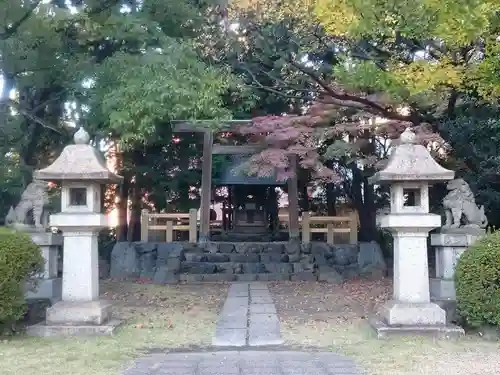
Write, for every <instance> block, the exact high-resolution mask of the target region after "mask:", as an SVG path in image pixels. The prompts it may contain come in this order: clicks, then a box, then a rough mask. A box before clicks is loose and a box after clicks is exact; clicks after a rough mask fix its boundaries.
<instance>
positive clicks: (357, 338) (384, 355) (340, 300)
mask: <svg viewBox="0 0 500 375" xmlns="http://www.w3.org/2000/svg"><path fill="white" fill-rule="evenodd" d="M391 284H392V283H391V280H389V279H386V280H382V281H352V282H348V283H345V284H342V285H329V284H323V283H315V282H304V283H298V282H297V283H294V282H286V283H283V282H281V283H272V284H270V288H269V289H270V290H271V293H272V295H273V297H274V300H275V303H276V308H277V310H278V314H279V316H280V320H281V333H282V335H283V337H284V339H285V340H286V343H287V344H288V345H291V346H294V347H315V348H321V349H328V350H332V351H335V352H339V353H343V354H345V355H347V356H350V357H352V358H354V359H355V360H356V361H357V362H358V363H359V365H360V367H361V368H362V369H364V370H365V371H366V373H367V374H369V375H417V374H419V375H431V374H432V375H494V374H495V375H498V374H500V352H499V349H500V347H499V344H497V343H494V342H487V341H484V340H482V339H479V338H477V337H465V338H462V339H459V340H456V341H455V340H454V341H446V340H433V339H430V338H418V337H417V338H391V339H388V340H377V339H376V338H375V337H374V334H373V332H372V331H371V329H370V327H369V325H368V319H367V318H368V316H369V315H370V314H373V313H375V312H376V311H377V309H378V307H379V306H380V305H381V304H383V303H384V302H385V301H386V300H387V299H388V298H389V297H390V295H391V293H392V286H391Z"/></svg>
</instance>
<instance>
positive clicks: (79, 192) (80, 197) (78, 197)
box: [69, 187, 87, 207]
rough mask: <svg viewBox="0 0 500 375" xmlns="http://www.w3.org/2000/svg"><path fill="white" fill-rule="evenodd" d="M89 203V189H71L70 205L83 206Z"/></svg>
mask: <svg viewBox="0 0 500 375" xmlns="http://www.w3.org/2000/svg"><path fill="white" fill-rule="evenodd" d="M86 205H87V189H86V188H84V187H74V188H70V189H69V206H77V207H82V206H86Z"/></svg>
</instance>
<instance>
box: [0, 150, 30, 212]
mask: <svg viewBox="0 0 500 375" xmlns="http://www.w3.org/2000/svg"><path fill="white" fill-rule="evenodd" d="M0 150H1V148H0ZM0 176H2V178H1V179H0V197H2V199H0V221H1V220H3V218H5V216H6V215H7V212H8V211H9V208H10V207H11V206H14V205H15V204H17V202H18V199H19V197H20V196H21V194H22V192H23V187H24V185H25V184H24V178H23V177H24V176H23V173H22V171H21V167H20V165H19V158H18V157H16V155H15V154H8V155H2V154H1V153H0Z"/></svg>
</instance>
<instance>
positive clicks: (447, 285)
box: [429, 278, 456, 300]
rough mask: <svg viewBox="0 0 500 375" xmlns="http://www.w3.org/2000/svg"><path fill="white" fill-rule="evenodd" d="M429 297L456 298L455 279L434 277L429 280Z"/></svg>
mask: <svg viewBox="0 0 500 375" xmlns="http://www.w3.org/2000/svg"><path fill="white" fill-rule="evenodd" d="M429 285H430V292H431V298H437V299H451V300H455V299H456V293H455V281H453V280H452V279H435V278H431V279H430V280H429Z"/></svg>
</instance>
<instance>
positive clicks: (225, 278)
mask: <svg viewBox="0 0 500 375" xmlns="http://www.w3.org/2000/svg"><path fill="white" fill-rule="evenodd" d="M289 280H292V281H317V280H318V276H317V275H316V274H315V273H313V272H307V273H305V272H304V273H303V274H289V273H243V274H230V273H213V274H196V273H181V274H180V275H179V281H180V282H185V283H201V282H231V281H242V282H251V281H289Z"/></svg>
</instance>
